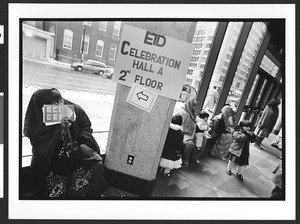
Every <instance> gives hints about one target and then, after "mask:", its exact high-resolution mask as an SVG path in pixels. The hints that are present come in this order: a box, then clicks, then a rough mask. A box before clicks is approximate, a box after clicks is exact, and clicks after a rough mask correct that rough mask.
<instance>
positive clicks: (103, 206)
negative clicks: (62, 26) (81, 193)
mask: <svg viewBox="0 0 300 224" xmlns="http://www.w3.org/2000/svg"><path fill="white" fill-rule="evenodd" d="M295 7H296V6H295V5H294V4H203V5H202V4H149V5H146V4H123V5H122V4H18V3H13V4H12V3H9V4H8V17H9V20H8V27H9V67H8V68H9V74H8V81H9V82H8V93H9V94H8V96H9V99H8V101H9V103H8V106H9V108H8V114H13V113H14V114H15V113H16V111H20V110H21V108H19V100H22V99H19V96H20V92H19V91H20V90H19V89H18V88H16V87H17V86H20V85H19V82H20V80H19V71H20V70H19V66H20V61H19V58H20V46H19V43H20V39H19V38H20V37H19V29H20V24H19V21H20V19H26V18H37V19H47V18H51V19H55V18H59V19H61V18H68V19H70V18H79V16H80V19H84V18H124V19H126V18H154V19H155V18H160V19H161V18H162V19H164V18H165V19H170V18H178V19H180V18H182V19H186V18H198V17H199V20H200V19H205V18H212V19H278V18H279V19H282V18H283V19H285V20H286V40H288V41H286V66H285V67H286V72H285V74H286V79H285V81H286V82H285V85H286V86H287V87H288V88H286V93H285V97H286V99H285V102H286V104H285V106H286V108H289V114H288V118H289V119H288V120H287V118H286V121H285V124H286V125H285V130H288V134H286V148H288V150H287V151H286V161H288V162H287V163H286V200H285V201H267V200H266V201H260V200H258V201H252V200H249V201H242V200H236V201H218V200H217V199H216V200H214V201H209V200H207V201H202V200H200V201H195V200H193V201H185V200H184V201H179V200H178V201H165V200H164V201H159V200H149V201H147V200H135V201H133V200H130V201H129V200H128V201H126V200H99V201H93V200H91V201H84V200H81V201H74V200H66V201H49V200H19V155H18V152H19V147H20V146H19V132H20V129H19V127H20V126H19V125H20V123H21V122H22V121H20V120H19V116H9V121H8V122H9V123H8V127H9V128H8V129H9V130H8V133H9V139H8V143H9V144H8V145H9V150H8V156H9V157H8V164H9V167H8V169H9V170H8V171H9V172H8V179H9V181H8V189H9V191H8V218H9V219H83V220H85V219H86V220H101V219H114V220H129V219H139V220H146V219H147V220H149V219H150V220H151V219H152V220H153V219H156V220H157V219H160V220H165V219H173V220H228V219H229V220H234V219H236V220H252V219H255V220H295V218H296V213H295V212H296V211H295V209H296V208H295V206H296V188H295V187H296V180H295V176H296V175H295V172H296V169H295V168H296V165H295V161H296V160H295V158H296V151H295V149H296V146H295V142H296V140H295V139H296V138H295V133H296V130H295V122H294V121H295V118H296V114H295V111H296V108H295V107H296V105H295V81H296V80H295V50H296V46H295V18H296V17H295ZM62 208H64V209H62ZM237 208H241V209H238V212H235V211H237V210H236V209H237ZM166 209H167V210H168V211H177V212H170V213H169V212H165V211H166ZM178 211H180V212H178Z"/></svg>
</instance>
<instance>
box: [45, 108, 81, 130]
mask: <svg viewBox="0 0 300 224" xmlns="http://www.w3.org/2000/svg"><path fill="white" fill-rule="evenodd" d="M42 110H43V122H44V123H45V125H46V126H49V125H54V124H60V123H61V120H62V119H63V118H65V117H67V118H68V119H69V120H71V121H74V120H75V118H76V117H75V116H76V115H75V112H74V105H51V104H50V105H44V106H43V108H42Z"/></svg>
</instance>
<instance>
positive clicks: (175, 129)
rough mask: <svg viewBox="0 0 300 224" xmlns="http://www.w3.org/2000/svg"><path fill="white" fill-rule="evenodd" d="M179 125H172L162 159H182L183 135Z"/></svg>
mask: <svg viewBox="0 0 300 224" xmlns="http://www.w3.org/2000/svg"><path fill="white" fill-rule="evenodd" d="M181 130H182V128H181V126H179V125H175V124H172V123H171V124H170V128H169V131H168V135H167V138H166V141H165V145H164V149H163V153H162V156H161V157H162V158H164V159H168V160H172V161H176V160H178V159H180V151H181V150H182V149H183V147H184V145H183V133H182V131H181Z"/></svg>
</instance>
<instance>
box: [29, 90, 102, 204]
mask: <svg viewBox="0 0 300 224" xmlns="http://www.w3.org/2000/svg"><path fill="white" fill-rule="evenodd" d="M47 104H48V105H49V104H52V105H63V104H68V105H74V113H75V115H76V118H75V120H74V121H70V123H69V129H70V133H71V136H72V140H73V141H77V142H78V145H80V150H81V152H82V160H81V162H80V167H79V169H78V170H75V171H74V172H73V173H72V175H71V177H66V176H63V175H61V174H60V170H59V169H58V168H57V166H55V164H56V163H55V162H56V161H57V155H58V152H59V151H60V150H61V148H62V142H63V125H62V124H54V125H48V126H46V124H45V123H44V122H43V112H42V107H43V106H44V105H47ZM24 135H25V136H26V137H28V138H29V139H30V143H31V145H32V154H33V156H32V160H31V166H30V168H31V178H32V182H31V184H32V193H33V194H34V195H35V196H36V197H39V198H56V197H57V198H60V197H66V196H72V195H73V196H76V197H82V196H91V197H94V196H101V195H102V193H103V192H105V191H106V187H107V186H106V183H105V181H104V173H103V166H102V158H101V156H100V149H99V146H98V144H97V142H96V141H95V139H94V137H93V136H92V129H91V122H90V120H89V118H88V116H87V115H86V113H85V112H84V110H83V109H82V108H81V107H80V106H79V105H76V104H74V103H72V102H70V101H68V100H66V99H63V98H62V96H61V94H60V92H59V91H58V90H57V89H54V88H53V89H40V90H37V91H36V92H34V93H33V95H32V97H31V99H30V102H29V104H28V108H27V111H26V114H25V122H24Z"/></svg>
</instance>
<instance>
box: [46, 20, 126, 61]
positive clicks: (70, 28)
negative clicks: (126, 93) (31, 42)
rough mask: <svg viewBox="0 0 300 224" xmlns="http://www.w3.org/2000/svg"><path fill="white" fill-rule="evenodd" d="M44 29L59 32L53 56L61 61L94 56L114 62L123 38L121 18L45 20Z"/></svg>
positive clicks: (92, 57) (94, 57) (78, 59)
mask: <svg viewBox="0 0 300 224" xmlns="http://www.w3.org/2000/svg"><path fill="white" fill-rule="evenodd" d="M44 29H46V30H47V31H49V32H53V33H55V34H56V37H55V43H54V46H56V47H55V50H54V52H55V53H54V56H53V57H54V58H55V59H57V60H58V61H62V62H66V63H72V62H76V61H80V60H81V59H83V60H87V59H92V60H97V61H101V62H104V63H105V64H107V65H108V66H114V64H115V55H116V51H117V47H118V44H119V40H120V29H121V23H120V22H113V21H86V22H82V21H55V22H54V21H49V22H45V23H44ZM84 33H85V38H84V45H83V46H84V50H83V52H84V53H83V55H82V53H81V52H82V43H83V41H82V37H83V34H84Z"/></svg>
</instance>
